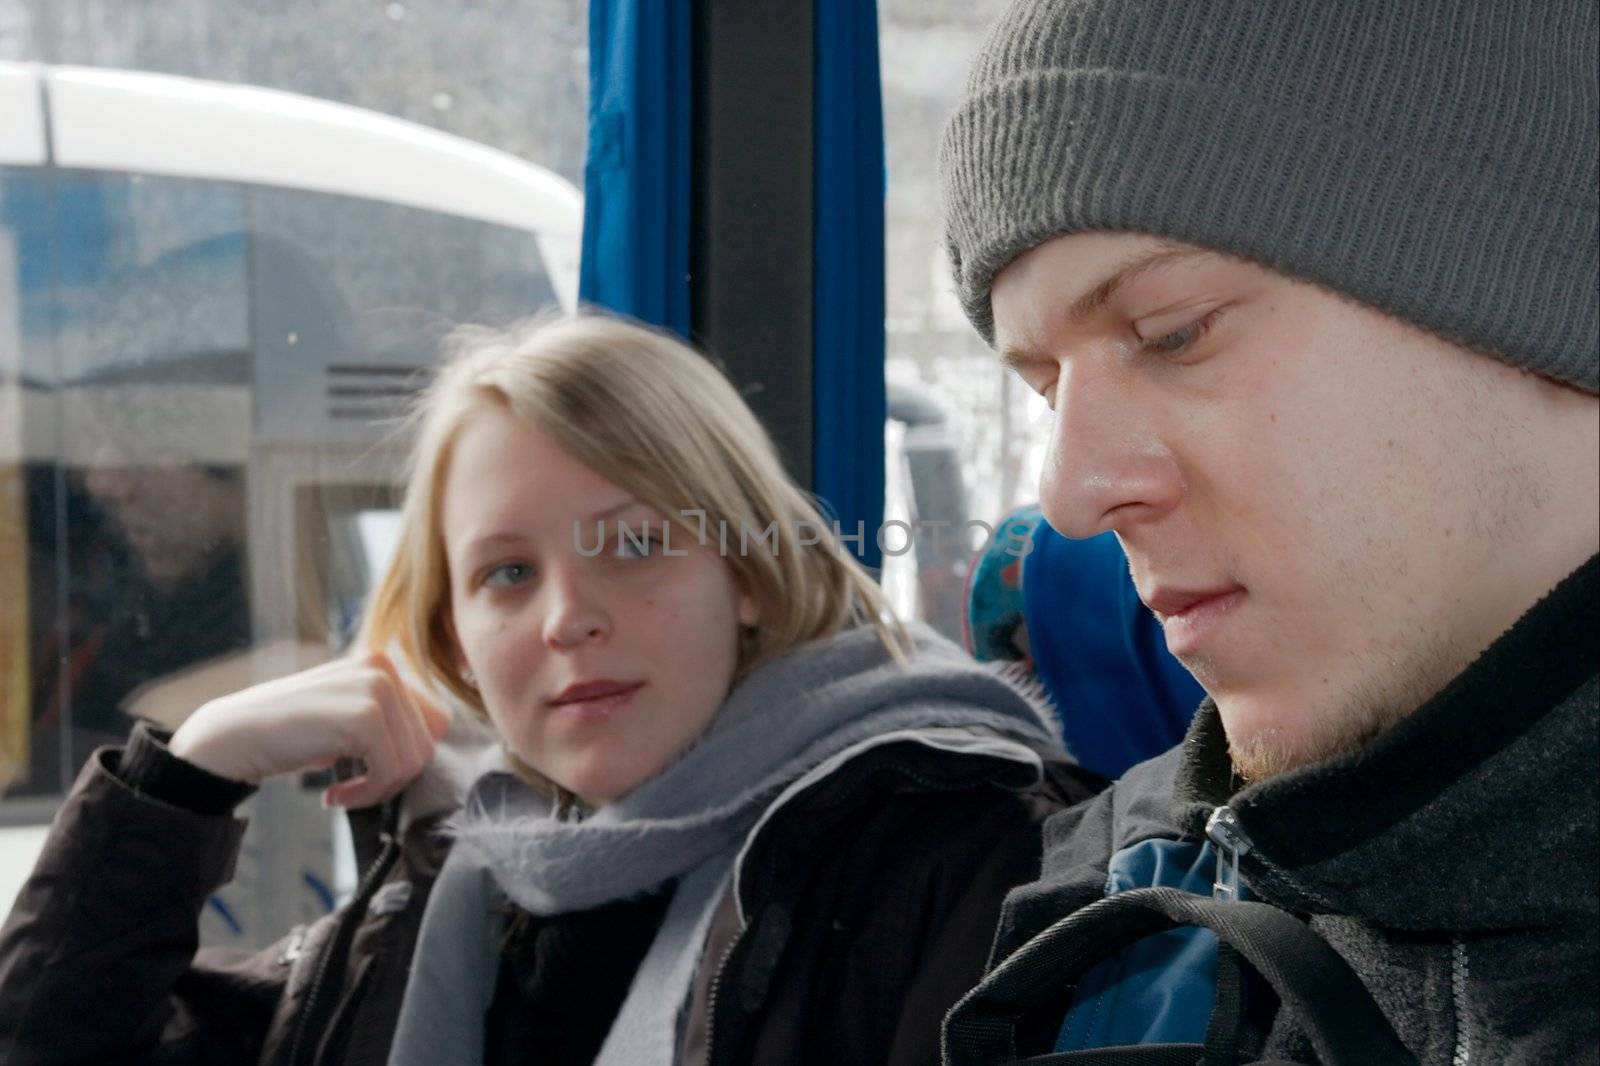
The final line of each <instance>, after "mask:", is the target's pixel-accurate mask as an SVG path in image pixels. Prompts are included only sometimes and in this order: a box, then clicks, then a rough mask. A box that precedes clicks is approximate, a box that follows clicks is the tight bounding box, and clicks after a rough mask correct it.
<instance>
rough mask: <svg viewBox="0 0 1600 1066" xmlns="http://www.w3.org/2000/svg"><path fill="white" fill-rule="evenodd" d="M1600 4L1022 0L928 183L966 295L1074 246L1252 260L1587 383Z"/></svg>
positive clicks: (1598, 362)
mask: <svg viewBox="0 0 1600 1066" xmlns="http://www.w3.org/2000/svg"><path fill="white" fill-rule="evenodd" d="M1597 42H1600V3H1596V0H1381V2H1366V0H1021V2H1018V3H1014V4H1013V5H1012V7H1011V8H1010V9H1009V10H1008V11H1007V12H1006V13H1005V14H1004V15H1003V16H1002V17H1001V19H1000V21H999V22H998V23H997V24H996V25H995V27H994V28H993V30H991V32H990V35H989V38H988V40H987V42H986V43H985V44H984V46H983V49H982V50H981V52H980V54H979V56H978V59H977V61H976V63H975V65H974V67H973V70H972V75H971V78H970V80H969V82H968V86H967V93H966V96H965V99H964V100H963V102H962V104H961V107H960V109H959V110H957V112H956V113H955V115H954V117H952V119H951V120H950V124H949V125H948V127H947V128H946V130H945V135H944V144H943V147H942V149H941V152H940V171H941V177H942V181H943V186H944V198H945V208H946V211H947V216H948V241H949V250H950V257H951V262H952V265H953V267H954V270H955V279H956V287H957V290H958V293H959V295H960V297H961V301H962V304H963V305H964V306H965V308H966V312H967V315H968V317H969V318H971V320H972V323H973V325H975V326H976V327H977V329H978V332H980V333H982V334H983V336H984V338H985V339H986V340H988V341H989V342H990V343H993V341H994V335H993V331H994V323H993V319H992V316H991V310H990V305H989V287H990V284H991V283H992V282H993V280H994V276H995V274H996V273H997V272H999V270H1000V269H1001V268H1002V267H1004V266H1005V265H1006V264H1007V263H1008V262H1009V261H1010V260H1012V259H1013V258H1015V257H1016V256H1017V255H1019V254H1021V253H1022V252H1024V251H1026V250H1027V249H1029V248H1031V247H1033V246H1034V245H1036V244H1038V243H1040V242H1041V241H1044V240H1046V239H1048V238H1050V237H1053V236H1057V235H1059V234H1064V233H1072V232H1078V231H1084V230H1127V231H1137V232H1143V233H1151V234H1158V235H1161V236H1165V237H1169V238H1172V239H1174V240H1181V241H1186V242H1188V243H1191V244H1196V245H1201V246H1203V247H1208V248H1215V249H1218V250H1221V251H1226V252H1230V253H1233V254H1235V255H1239V256H1242V257H1244V258H1246V259H1251V260H1254V261H1256V262H1259V263H1262V264H1264V265H1266V266H1269V267H1272V268H1274V269H1277V270H1279V271H1281V272H1283V273H1285V274H1290V275H1294V276H1297V277H1300V278H1304V279H1307V280H1310V281H1315V282H1319V283H1321V284H1323V285H1326V286H1328V287H1330V288H1332V289H1335V290H1338V291H1340V292H1343V293H1346V294H1348V295H1350V296H1353V297H1355V298H1356V299H1358V300H1360V301H1362V302H1363V303H1366V304H1369V305H1371V306H1373V307H1376V308H1378V309H1379V310H1381V311H1385V312H1388V313H1390V314H1393V315H1395V316H1397V317H1399V318H1403V319H1405V320H1407V321H1410V322H1413V323H1415V324H1417V325H1419V326H1422V327H1424V328H1426V329H1429V330H1431V331H1433V332H1435V333H1437V334H1439V335H1441V336H1444V337H1447V338H1449V339H1451V340H1453V341H1456V342H1458V343H1461V344H1464V345H1467V346H1469V347H1473V348H1477V349H1481V350H1483V351H1487V352H1489V353H1491V354H1494V355H1496V356H1499V357H1500V358H1502V359H1505V360H1506V361H1508V362H1511V363H1515V364H1518V365H1521V366H1526V367H1529V368H1531V369H1534V370H1537V371H1540V372H1542V373H1545V374H1549V375H1551V376H1553V377H1557V378H1562V379H1564V380H1566V381H1569V382H1572V383H1574V384H1576V385H1579V386H1581V387H1582V388H1584V389H1587V390H1589V391H1591V392H1593V391H1597V390H1600V380H1597V379H1600V257H1597V256H1600V252H1597V244H1600V105H1597V100H1600V84H1597V67H1600V43H1597Z"/></svg>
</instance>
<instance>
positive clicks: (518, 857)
mask: <svg viewBox="0 0 1600 1066" xmlns="http://www.w3.org/2000/svg"><path fill="white" fill-rule="evenodd" d="M912 634H913V639H914V641H915V645H916V650H915V653H914V654H913V656H912V657H911V661H910V663H909V664H907V665H902V664H900V663H897V662H895V661H894V660H893V659H892V658H891V657H890V656H889V654H888V652H887V651H886V649H885V648H884V646H883V643H882V642H881V641H880V640H879V638H878V636H877V634H876V633H875V632H874V631H873V629H872V628H871V627H870V626H868V627H861V628H857V629H853V630H849V631H847V632H845V633H843V634H842V635H840V636H838V637H836V638H833V639H831V640H827V641H819V642H816V643H814V644H810V645H806V646H803V647H801V648H799V649H797V650H796V651H794V652H791V653H790V654H788V655H785V656H783V657H782V658H780V659H777V660H775V661H773V662H771V663H767V664H765V665H763V666H762V667H760V668H759V669H757V670H755V671H753V672H752V673H751V674H750V675H749V676H748V677H746V678H745V679H744V680H743V681H742V682H740V683H739V684H738V685H737V686H736V687H735V688H734V690H733V692H732V693H730V694H729V697H728V700H727V702H726V703H725V704H724V705H723V708H722V710H721V711H720V712H719V713H718V715H717V718H716V720H715V722H714V723H713V724H712V726H711V728H710V729H709V730H707V732H706V734H705V735H704V736H703V737H702V738H701V739H700V741H699V742H698V743H696V744H695V745H694V746H693V747H692V748H690V749H689V750H688V751H687V752H686V753H685V754H684V755H683V756H682V757H681V758H679V759H678V761H676V762H675V763H673V764H672V765H671V766H669V767H668V768H667V769H666V770H664V771H663V772H662V773H661V774H659V775H658V776H656V777H655V778H652V779H651V780H650V781H648V782H646V783H645V784H643V785H641V786H639V787H638V788H637V789H635V790H634V791H633V792H632V793H630V794H629V795H627V796H626V797H624V798H623V799H621V800H618V801H617V802H615V803H612V804H609V805H607V806H605V807H602V808H600V809H599V810H597V811H595V812H594V813H593V814H591V815H590V816H589V817H587V818H586V819H583V820H581V821H573V820H566V819H561V818H558V817H556V816H555V815H554V814H553V813H552V811H551V809H550V804H549V803H548V802H547V801H546V800H544V799H543V798H542V797H540V796H538V795H537V794H536V793H534V792H533V791H532V790H531V789H529V788H527V787H526V786H525V785H523V784H522V783H521V782H520V781H519V780H517V779H516V778H514V777H511V776H510V775H508V774H504V773H494V774H490V775H487V776H485V777H483V778H481V779H480V780H479V781H478V782H477V783H476V784H475V785H474V786H473V788H472V789H471V790H470V792H469V793H468V797H467V802H466V804H465V806H464V808H463V810H462V811H461V813H460V814H459V815H458V816H457V818H456V820H455V823H454V829H455V833H456V843H455V846H454V848H453V849H452V851H451V854H450V856H449V858H448V859H447V860H446V862H445V865H444V868H443V870H441V872H440V875H439V879H438V881H437V882H436V884H435V886H434V889H433V892H432V894H431V896H430V898H429V901H428V906H427V910H426V912H425V913H424V916H423V921H422V929H421V932H420V934H419V937H418V943H417V949H416V954H415V957H414V959H413V963H412V971H411V977H410V980H409V982H408V984H407V986H406V993H405V998H404V1001H403V1003H402V1006H401V1011H400V1019H399V1022H398V1026H397V1030H396V1033H395V1042H394V1046H393V1050H392V1052H391V1054H390V1058H389V1061H390V1063H391V1064H397V1066H449V1064H473V1063H478V1062H481V1061H482V1048H483V1045H484V1029H483V1019H484V1014H485V1012H486V1011H487V1009H488V1006H489V1002H490V999H491V998H492V996H493V992H494V980H495V975H496V972H497V961H498V956H497V952H498V947H497V944H498V941H499V937H500V935H501V931H502V929H501V922H502V919H501V918H500V917H499V915H501V914H502V913H503V904H504V903H505V902H506V901H507V900H509V901H510V902H511V903H513V904H515V905H516V906H517V907H520V908H522V909H523V910H525V911H528V912H530V913H532V914H537V915H550V914H560V913H564V912H567V911H577V910H584V909H587V908H590V907H595V906H599V905H600V904H603V903H607V902H610V901H612V900H617V899H623V898H626V897H629V896H634V895H637V894H639V893H642V892H647V891H650V890H652V889H655V888H657V887H659V886H660V885H662V884H664V883H666V882H668V881H671V880H674V879H676V880H677V882H678V883H677V887H676V889H675V891H674V892H673V896H672V901H671V903H670V904H669V905H668V908H667V912H666V916H665V918H664V919H663V921H662V925H661V928H660V930H659V932H658V933H657V934H656V938H655V940H654V941H653V942H652V944H651V947H650V949H649V951H648V952H647V953H646V955H645V958H644V960H643V961H642V962H641V963H640V966H639V969H638V970H637V971H636V973H635V974H634V979H633V982H632V985H631V986H630V990H629V993H628V996H627V999H626V1001H625V1002H624V1003H623V1006H622V1009H621V1011H620V1012H619V1013H618V1016H617V1019H616V1021H615V1022H614V1023H613V1025H612V1028H611V1031H610V1034H609V1036H608V1037H607V1039H606V1043H605V1045H604V1047H603V1048H602V1049H601V1052H600V1055H599V1057H598V1059H596V1062H597V1064H598V1066H670V1064H671V1063H672V1061H673V1059H674V1057H675V1055H676V1053H677V1048H678V1040H679V1026H680V1024H681V1021H682V1015H683V1008H684V1006H685V1003H686V1001H687V999H688V993H689V989H690V987H691V983H692V981H693V977H694V974H695V971H696V968H697V967H698V965H699V962H700V954H701V951H702V949H703V945H704V941H705V936H706V932H707V929H708V928H709V925H710V921H711V918H712V916H713V914H714V913H715V911H716V909H717V905H718V903H719V901H720V900H721V899H722V897H723V895H724V892H725V891H726V889H727V886H728V882H729V879H730V877H734V876H736V871H737V860H738V857H739V854H740V850H741V848H742V847H743V845H744V844H745V842H746V839H747V838H748V837H750V836H751V835H753V830H754V829H756V828H757V826H758V822H759V821H760V820H761V819H762V817H763V815H764V814H765V813H767V812H768V811H769V810H771V809H775V808H776V807H777V806H778V805H780V804H781V803H782V802H783V801H784V800H786V799H787V798H788V797H789V796H792V795H794V794H795V793H797V792H798V791H799V790H800V788H801V787H803V786H805V785H808V784H809V783H811V782H814V781H815V780H818V779H820V778H821V777H824V776H826V775H827V774H829V773H832V772H833V771H834V770H836V769H837V768H838V767H839V766H841V765H843V763H845V762H847V761H848V760H849V759H850V758H852V757H854V756H855V755H857V754H860V753H861V752H862V751H864V750H866V749H867V748H870V747H875V746H877V745H878V744H881V743H884V742H887V741H891V740H899V739H910V740H916V741H919V742H921V743H924V744H928V745H930V746H934V747H937V748H942V749H945V750H947V751H950V752H952V753H953V757H961V756H964V755H966V756H970V755H983V756H987V757H989V758H995V757H999V758H1002V759H1007V760H1010V761H1011V762H1013V763H1015V764H1016V765H1017V766H1018V770H1019V773H1020V776H1021V779H1022V780H1029V779H1037V776H1038V773H1039V768H1040V758H1039V754H1038V753H1039V752H1041V751H1046V750H1054V749H1056V748H1057V747H1058V746H1059V741H1058V740H1056V739H1055V737H1054V735H1053V731H1052V726H1051V725H1050V724H1049V723H1050V722H1051V719H1050V716H1049V714H1048V712H1046V711H1043V710H1041V709H1040V708H1041V704H1040V702H1039V701H1038V699H1037V698H1036V697H1033V696H1030V695H1029V694H1026V693H1025V692H1024V691H1022V690H1021V689H1019V688H1018V687H1017V686H1016V685H1014V684H1013V683H1011V682H1010V681H1008V680H1006V679H1005V678H1004V677H1003V676H1001V675H1000V674H998V673H996V672H995V671H994V670H991V669H989V668H986V667H984V666H980V665H978V664H977V663H974V662H973V661H972V660H971V659H970V658H969V657H968V656H967V655H966V654H965V653H964V652H962V651H961V650H960V649H959V648H957V647H955V646H954V645H953V644H951V643H950V642H948V641H946V640H945V639H943V638H942V637H940V636H938V635H937V634H935V633H934V632H933V631H932V630H930V629H927V628H926V627H923V626H914V627H912ZM647 710H648V709H647V708H640V712H641V713H642V712H645V711H647ZM743 917H744V916H743V915H741V919H742V918H743Z"/></svg>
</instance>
